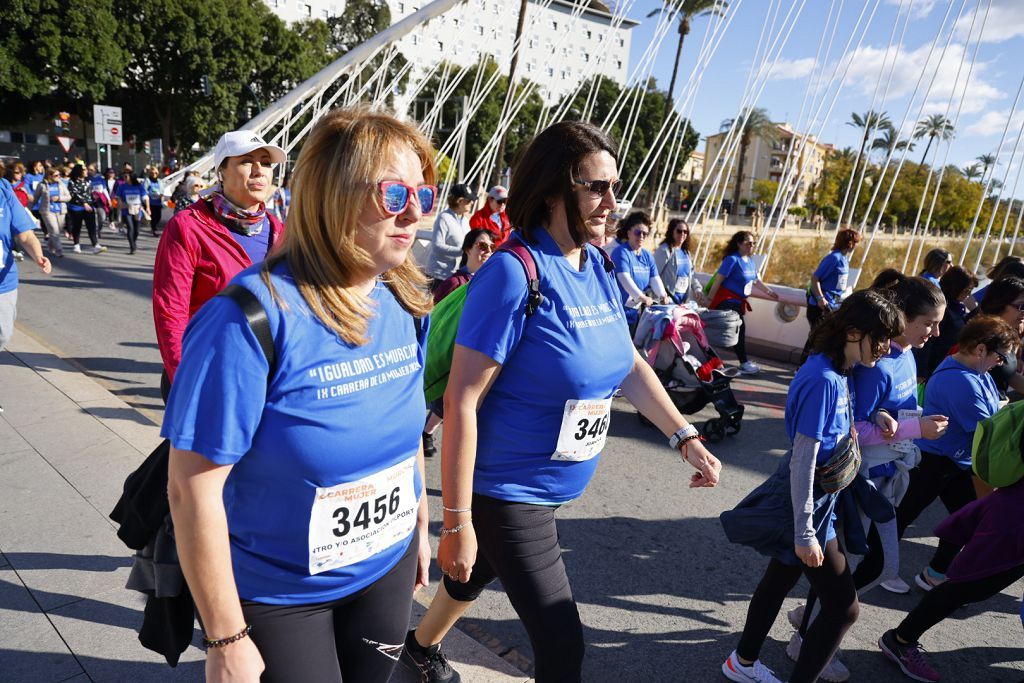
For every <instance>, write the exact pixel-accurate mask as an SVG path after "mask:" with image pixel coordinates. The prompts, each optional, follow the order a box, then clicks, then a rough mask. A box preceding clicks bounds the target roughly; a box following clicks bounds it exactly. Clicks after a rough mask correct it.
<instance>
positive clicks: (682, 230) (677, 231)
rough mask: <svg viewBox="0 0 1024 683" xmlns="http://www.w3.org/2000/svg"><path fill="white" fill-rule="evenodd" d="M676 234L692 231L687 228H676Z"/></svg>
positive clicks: (685, 233)
mask: <svg viewBox="0 0 1024 683" xmlns="http://www.w3.org/2000/svg"><path fill="white" fill-rule="evenodd" d="M676 234H677V235H689V234H690V231H689V230H687V229H686V228H676Z"/></svg>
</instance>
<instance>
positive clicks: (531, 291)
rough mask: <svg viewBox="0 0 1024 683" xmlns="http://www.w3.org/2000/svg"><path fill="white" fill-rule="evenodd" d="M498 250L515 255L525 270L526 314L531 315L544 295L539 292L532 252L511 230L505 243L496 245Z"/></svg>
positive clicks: (538, 279) (542, 300)
mask: <svg viewBox="0 0 1024 683" xmlns="http://www.w3.org/2000/svg"><path fill="white" fill-rule="evenodd" d="M498 249H499V251H505V252H508V253H509V254H512V255H513V256H515V257H516V260H517V261H519V265H521V266H522V267H523V270H524V271H525V272H526V289H527V295H526V315H527V316H531V315H533V314H534V313H536V312H537V309H538V308H540V305H541V303H543V302H544V295H543V294H541V293H540V277H539V276H538V274H537V262H536V261H535V260H534V258H533V254H531V253H530V250H529V249H528V248H527V246H526V242H524V241H523V238H522V236H521V235H520V234H519V233H518V232H513V233H512V234H510V235H509V236H508V239H507V240H505V243H504V244H502V245H501V246H500V247H498Z"/></svg>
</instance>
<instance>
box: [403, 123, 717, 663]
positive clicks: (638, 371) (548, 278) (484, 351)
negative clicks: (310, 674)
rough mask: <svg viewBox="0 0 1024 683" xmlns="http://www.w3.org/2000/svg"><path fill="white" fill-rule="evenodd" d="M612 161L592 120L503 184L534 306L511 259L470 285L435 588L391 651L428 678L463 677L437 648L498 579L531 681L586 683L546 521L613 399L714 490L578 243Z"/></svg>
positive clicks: (595, 221)
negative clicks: (532, 273) (528, 658)
mask: <svg viewBox="0 0 1024 683" xmlns="http://www.w3.org/2000/svg"><path fill="white" fill-rule="evenodd" d="M615 155H616V146H615V145H614V144H613V143H612V141H611V140H610V139H609V138H608V136H607V135H606V134H605V133H604V132H603V131H602V130H600V129H599V128H597V127H596V126H593V125H591V124H588V123H581V122H577V121H571V122H570V121H563V122H560V123H556V124H554V125H553V126H551V127H549V128H547V129H546V130H544V131H543V132H541V133H540V134H539V135H538V136H537V137H536V138H534V139H533V141H532V142H530V143H529V145H528V146H527V148H526V149H525V150H524V152H523V154H522V155H521V156H520V158H519V161H518V163H517V165H516V168H515V171H514V172H513V174H512V187H511V188H510V192H509V194H510V195H511V196H512V197H513V200H512V202H510V204H509V218H510V219H511V221H512V224H513V225H515V226H517V232H515V233H513V234H512V236H511V237H509V241H510V242H514V243H518V244H519V245H521V246H522V247H523V248H525V249H528V250H529V252H530V255H531V256H533V259H534V262H535V264H536V266H537V274H538V280H539V282H538V284H539V291H538V292H537V294H539V297H538V296H534V295H532V293H531V288H530V287H529V282H528V279H527V275H526V272H525V271H524V268H523V265H522V263H521V262H520V261H519V260H518V259H517V257H516V254H515V253H512V252H508V251H498V252H497V253H495V255H494V256H492V257H491V258H490V259H489V260H488V261H487V263H486V264H484V266H483V267H482V268H481V269H480V270H479V271H478V272H477V274H476V275H474V276H473V279H472V280H471V281H470V283H469V285H468V291H467V297H466V303H465V308H464V309H463V313H462V318H461V320H460V324H459V331H458V335H457V337H456V340H455V342H456V343H455V350H454V357H453V359H452V366H451V375H450V378H449V381H448V389H447V391H446V392H445V395H444V407H445V429H444V440H443V443H442V456H441V473H442V474H441V476H442V498H443V506H444V523H443V527H442V529H441V542H440V546H439V549H438V553H437V563H438V566H439V567H440V569H441V571H443V572H444V574H445V579H444V583H443V585H442V586H440V587H438V590H437V594H436V595H435V596H434V600H433V602H432V603H431V605H430V609H429V610H428V611H427V614H426V616H425V617H424V618H423V620H422V621H421V622H420V625H419V626H418V628H417V629H416V630H415V631H413V632H410V633H409V636H408V638H407V639H406V649H405V652H404V653H403V655H402V658H403V661H404V662H406V663H407V665H408V666H409V667H410V668H412V669H413V670H416V671H418V672H419V673H420V676H421V680H424V681H428V682H429V683H438V682H442V681H444V682H451V681H456V680H458V679H459V676H458V674H457V673H455V672H453V671H452V669H451V667H450V666H449V665H448V663H447V661H446V660H445V658H444V655H443V654H442V653H441V652H440V643H441V640H442V638H444V636H445V634H446V633H447V632H448V630H449V629H451V627H452V626H453V625H454V624H455V623H456V621H457V620H458V618H459V617H460V616H461V615H462V614H463V613H465V612H466V610H468V609H469V607H470V606H471V605H472V604H473V601H474V600H476V598H477V597H478V596H479V595H480V594H481V593H482V592H483V590H484V588H486V587H487V586H488V585H489V584H491V582H493V581H494V580H495V579H496V578H497V579H500V580H501V585H502V587H503V588H504V589H505V592H506V593H507V594H508V597H509V600H510V601H511V603H512V606H513V607H514V608H515V610H516V613H517V614H518V615H519V617H520V619H521V620H522V622H523V625H524V626H525V628H526V631H527V633H528V634H529V637H530V642H531V644H532V646H533V652H534V662H535V680H536V681H537V683H553V682H555V681H557V682H559V683H566V682H569V681H580V680H581V678H582V676H583V673H582V667H583V652H584V641H583V628H582V625H581V623H580V616H579V612H578V610H577V608H576V603H575V601H574V600H573V595H572V588H571V586H570V583H569V577H568V576H567V574H566V568H565V564H564V563H563V561H562V551H561V548H560V547H559V544H558V528H557V526H556V521H555V512H556V510H557V509H558V508H559V507H560V506H562V505H564V504H566V503H568V502H570V501H572V500H574V499H575V498H577V497H579V496H580V495H582V494H583V492H584V490H585V488H586V486H587V484H588V482H589V481H590V479H591V477H592V476H593V474H594V472H595V470H596V468H597V464H598V461H599V459H600V454H601V451H602V450H603V448H604V444H605V440H606V438H607V434H608V423H609V420H610V419H611V402H612V396H613V395H614V394H615V392H616V391H617V390H619V389H620V388H621V391H622V394H623V396H625V397H626V398H627V399H629V400H630V401H631V402H632V403H633V404H634V405H635V406H636V407H637V408H638V409H639V410H640V411H641V412H642V413H643V414H644V415H645V416H646V417H647V418H648V419H650V420H651V421H652V422H653V423H654V424H655V425H657V426H658V428H660V429H661V431H662V433H664V434H665V436H667V437H671V439H670V445H671V446H672V447H673V448H674V449H676V450H677V452H678V453H679V454H680V456H682V458H683V459H684V460H686V461H687V462H689V463H690V465H691V466H692V467H694V468H696V469H697V470H698V472H697V473H696V474H694V475H693V477H692V479H691V481H690V486H691V487H710V486H714V485H715V484H716V483H717V481H718V476H719V470H720V467H721V465H720V463H719V462H718V461H717V460H716V459H715V458H714V456H712V455H711V454H710V453H709V452H708V451H707V450H706V449H705V448H704V446H703V445H702V444H701V442H700V441H699V439H698V438H697V435H696V429H695V428H693V427H691V426H690V425H689V424H687V422H686V419H685V418H683V416H682V415H680V414H679V412H678V411H677V410H676V409H675V407H674V406H673V404H672V401H671V399H670V398H669V397H668V395H667V393H666V392H665V390H664V387H662V386H661V384H660V383H659V382H658V379H657V377H656V376H655V375H654V371H653V370H652V369H651V367H650V366H649V365H648V364H647V362H646V361H645V360H643V358H641V357H640V355H639V354H638V353H637V351H636V350H635V349H634V348H633V345H632V344H631V343H630V338H629V333H628V331H627V328H626V325H625V322H624V317H625V311H624V310H623V308H622V304H621V300H620V298H619V293H618V290H617V288H616V286H615V284H613V282H612V279H611V277H610V276H609V273H608V270H607V268H606V267H605V266H606V261H605V258H604V256H602V255H601V253H600V252H599V250H598V248H597V247H594V246H592V245H590V244H588V242H589V241H590V240H592V239H594V238H596V237H600V236H601V235H602V234H603V233H604V227H605V220H606V219H607V216H608V214H609V213H610V212H611V211H613V210H614V209H615V190H617V189H618V185H619V181H618V177H619V172H618V161H617V159H616V156H615ZM506 244H507V243H506ZM533 306H535V307H536V308H535V309H534V310H533V312H532V313H529V310H528V307H533Z"/></svg>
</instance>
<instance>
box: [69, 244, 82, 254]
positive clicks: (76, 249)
mask: <svg viewBox="0 0 1024 683" xmlns="http://www.w3.org/2000/svg"><path fill="white" fill-rule="evenodd" d="M71 251H73V252H75V253H76V254H81V253H82V245H81V244H76V245H75V246H74V247H72V248H71Z"/></svg>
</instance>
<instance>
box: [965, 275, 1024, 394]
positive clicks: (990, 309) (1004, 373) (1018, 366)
mask: <svg viewBox="0 0 1024 683" xmlns="http://www.w3.org/2000/svg"><path fill="white" fill-rule="evenodd" d="M974 314H975V315H992V316H995V317H997V318H1001V319H1002V320H1003V321H1005V322H1006V324H1007V325H1009V326H1010V327H1012V328H1013V329H1014V330H1016V332H1017V334H1018V335H1021V336H1024V278H1021V277H1014V276H1005V277H1003V278H1002V279H1001V280H996V281H995V282H993V283H991V284H990V285H989V286H988V287H987V288H986V292H985V297H984V298H983V299H982V300H981V303H980V304H979V305H978V308H976V309H975V311H974ZM1022 372H1024V363H1022V362H1021V357H1020V355H1019V354H1012V355H1010V356H1008V357H1007V358H1006V362H1005V363H1003V364H1001V365H998V366H996V367H994V368H992V370H990V371H989V374H990V375H992V379H993V381H995V383H996V388H997V389H998V390H999V395H1000V396H1001V397H1002V398H1003V399H1005V398H1006V397H1007V394H1008V392H1009V391H1010V390H1011V389H1012V390H1014V391H1016V392H1017V393H1018V394H1024V374H1021V373H1022Z"/></svg>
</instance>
